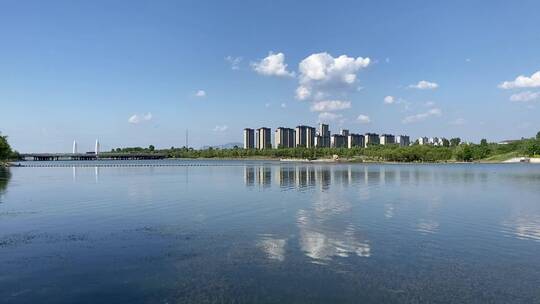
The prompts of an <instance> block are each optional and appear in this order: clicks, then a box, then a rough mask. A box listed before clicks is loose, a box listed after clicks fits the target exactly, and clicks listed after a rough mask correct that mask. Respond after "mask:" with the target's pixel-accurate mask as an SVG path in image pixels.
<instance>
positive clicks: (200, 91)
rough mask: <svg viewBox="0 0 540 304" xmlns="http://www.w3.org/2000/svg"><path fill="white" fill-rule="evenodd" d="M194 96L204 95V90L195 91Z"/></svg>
mask: <svg viewBox="0 0 540 304" xmlns="http://www.w3.org/2000/svg"><path fill="white" fill-rule="evenodd" d="M195 97H206V91H205V90H198V91H197V92H195Z"/></svg>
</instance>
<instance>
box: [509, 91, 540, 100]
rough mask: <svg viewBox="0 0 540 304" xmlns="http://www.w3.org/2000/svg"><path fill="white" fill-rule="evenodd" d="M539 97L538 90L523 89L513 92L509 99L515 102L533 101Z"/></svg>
mask: <svg viewBox="0 0 540 304" xmlns="http://www.w3.org/2000/svg"><path fill="white" fill-rule="evenodd" d="M539 98H540V92H531V91H525V92H521V93H517V94H513V95H512V96H510V100H511V101H516V102H519V101H520V102H528V101H535V100H537V99H539Z"/></svg>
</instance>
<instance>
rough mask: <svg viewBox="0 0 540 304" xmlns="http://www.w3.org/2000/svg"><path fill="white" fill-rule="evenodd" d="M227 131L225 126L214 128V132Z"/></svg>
mask: <svg viewBox="0 0 540 304" xmlns="http://www.w3.org/2000/svg"><path fill="white" fill-rule="evenodd" d="M227 129H229V127H228V126H227V125H222V126H219V125H218V126H215V127H214V130H213V131H214V132H225V131H227Z"/></svg>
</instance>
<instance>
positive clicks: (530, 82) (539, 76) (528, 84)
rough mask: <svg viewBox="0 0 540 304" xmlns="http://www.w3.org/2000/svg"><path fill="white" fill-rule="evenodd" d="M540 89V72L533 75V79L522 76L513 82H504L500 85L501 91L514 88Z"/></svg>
mask: <svg viewBox="0 0 540 304" xmlns="http://www.w3.org/2000/svg"><path fill="white" fill-rule="evenodd" d="M536 87H540V71H538V72H536V73H534V74H532V75H531V77H527V76H523V75H520V76H518V77H516V79H514V80H512V81H504V82H503V83H501V84H499V88H501V89H514V88H536Z"/></svg>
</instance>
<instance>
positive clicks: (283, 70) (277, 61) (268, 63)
mask: <svg viewBox="0 0 540 304" xmlns="http://www.w3.org/2000/svg"><path fill="white" fill-rule="evenodd" d="M251 67H252V68H253V70H255V71H256V72H257V73H259V74H261V75H266V76H294V73H293V72H289V71H287V64H286V63H285V55H284V54H283V53H277V54H274V53H272V52H270V53H269V54H268V56H267V57H266V58H263V59H262V60H261V61H259V62H252V63H251Z"/></svg>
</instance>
